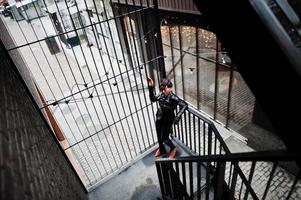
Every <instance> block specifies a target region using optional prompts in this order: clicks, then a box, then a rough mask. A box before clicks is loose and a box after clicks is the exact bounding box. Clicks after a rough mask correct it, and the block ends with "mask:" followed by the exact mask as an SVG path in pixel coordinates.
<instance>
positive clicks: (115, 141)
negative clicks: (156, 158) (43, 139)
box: [1, 0, 160, 190]
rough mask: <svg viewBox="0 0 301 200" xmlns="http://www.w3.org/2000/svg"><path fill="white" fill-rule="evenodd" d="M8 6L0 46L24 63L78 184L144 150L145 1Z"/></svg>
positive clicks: (147, 142) (148, 141) (147, 126)
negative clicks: (3, 40) (123, 6)
mask: <svg viewBox="0 0 301 200" xmlns="http://www.w3.org/2000/svg"><path fill="white" fill-rule="evenodd" d="M137 2H138V1H137ZM139 3H141V2H140V1H139ZM139 3H136V5H139ZM125 4H127V3H125ZM11 7H12V8H14V9H13V12H12V14H13V16H14V17H13V18H8V17H4V16H1V20H2V21H4V23H5V25H6V29H7V30H8V31H9V33H10V36H11V37H12V38H13V40H14V43H13V44H9V45H7V49H8V51H9V53H10V54H16V53H17V54H18V53H19V54H20V55H21V56H22V57H23V59H24V61H25V63H26V65H27V68H28V69H29V70H30V71H31V74H32V78H33V81H34V82H35V83H36V85H37V88H38V90H39V91H40V93H41V95H42V99H44V106H43V107H41V108H40V109H42V110H46V109H49V111H50V112H49V113H50V115H53V116H54V118H55V120H54V122H52V125H53V123H54V124H56V125H57V127H56V129H55V128H54V132H56V130H58V129H59V130H61V131H62V133H63V138H60V142H61V145H62V147H63V148H64V150H65V152H66V154H67V155H68V157H69V158H70V160H71V162H72V163H73V165H74V167H75V169H76V170H77V172H78V173H79V175H80V177H81V179H82V181H83V183H84V184H85V186H86V188H87V189H88V190H91V189H93V188H94V187H95V186H96V185H98V184H99V183H101V182H102V181H104V180H106V178H107V177H109V176H110V175H112V174H114V173H116V172H118V171H119V170H121V169H122V168H124V167H126V166H127V165H129V164H130V163H131V162H133V161H134V160H135V159H137V157H138V156H140V155H141V154H143V153H144V152H146V151H147V150H148V149H150V150H151V147H153V146H154V145H155V144H156V134H154V133H155V131H154V128H153V127H154V106H155V105H152V104H151V103H150V101H149V98H148V90H147V88H146V87H147V84H146V77H147V76H149V74H148V73H152V71H151V70H152V68H150V65H154V64H153V63H157V61H158V58H160V57H158V56H153V57H151V58H149V57H147V56H145V55H146V53H145V52H143V51H144V49H145V43H144V38H143V36H142V35H143V33H142V31H141V30H140V29H139V28H138V27H141V26H142V25H140V24H138V23H140V21H139V20H138V18H139V17H141V16H143V15H146V14H147V12H148V11H149V10H153V6H150V4H149V3H148V2H147V4H145V5H144V6H142V5H140V6H139V7H132V8H131V10H124V9H123V10H122V9H120V8H119V7H118V2H117V3H115V4H113V3H112V2H111V1H109V0H106V1H105V0H101V1H94V0H85V1H72V0H70V1H52V0H48V1H46V0H37V1H35V2H33V1H28V2H27V1H26V2H25V1H20V2H18V3H17V4H14V5H11ZM17 16H18V17H17ZM148 34H149V35H150V34H156V32H155V29H153V31H152V32H149V33H148ZM154 38H155V37H154ZM155 39H156V38H155ZM23 67H25V66H23ZM49 113H48V114H49Z"/></svg>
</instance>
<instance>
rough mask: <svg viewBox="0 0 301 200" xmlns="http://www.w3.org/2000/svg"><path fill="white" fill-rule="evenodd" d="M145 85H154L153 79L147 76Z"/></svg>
mask: <svg viewBox="0 0 301 200" xmlns="http://www.w3.org/2000/svg"><path fill="white" fill-rule="evenodd" d="M147 85H148V87H153V86H154V81H153V79H151V78H149V77H147Z"/></svg>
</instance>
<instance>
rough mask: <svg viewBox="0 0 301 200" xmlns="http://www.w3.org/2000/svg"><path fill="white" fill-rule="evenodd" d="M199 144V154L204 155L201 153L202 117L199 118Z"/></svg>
mask: <svg viewBox="0 0 301 200" xmlns="http://www.w3.org/2000/svg"><path fill="white" fill-rule="evenodd" d="M197 133H198V139H199V140H198V146H199V155H202V153H201V145H202V143H201V119H199V118H198V132H197Z"/></svg>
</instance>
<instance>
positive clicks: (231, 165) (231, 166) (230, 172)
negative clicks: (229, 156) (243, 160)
mask: <svg viewBox="0 0 301 200" xmlns="http://www.w3.org/2000/svg"><path fill="white" fill-rule="evenodd" d="M232 168H233V164H232V163H231V162H230V170H229V179H228V185H229V186H230V181H231V177H232Z"/></svg>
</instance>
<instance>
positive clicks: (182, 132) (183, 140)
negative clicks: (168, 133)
mask: <svg viewBox="0 0 301 200" xmlns="http://www.w3.org/2000/svg"><path fill="white" fill-rule="evenodd" d="M185 112H186V111H185ZM185 112H184V116H185ZM183 121H184V120H183V117H181V136H182V142H183V143H185V139H184V129H183V126H184V125H183ZM184 123H185V122H184Z"/></svg>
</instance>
